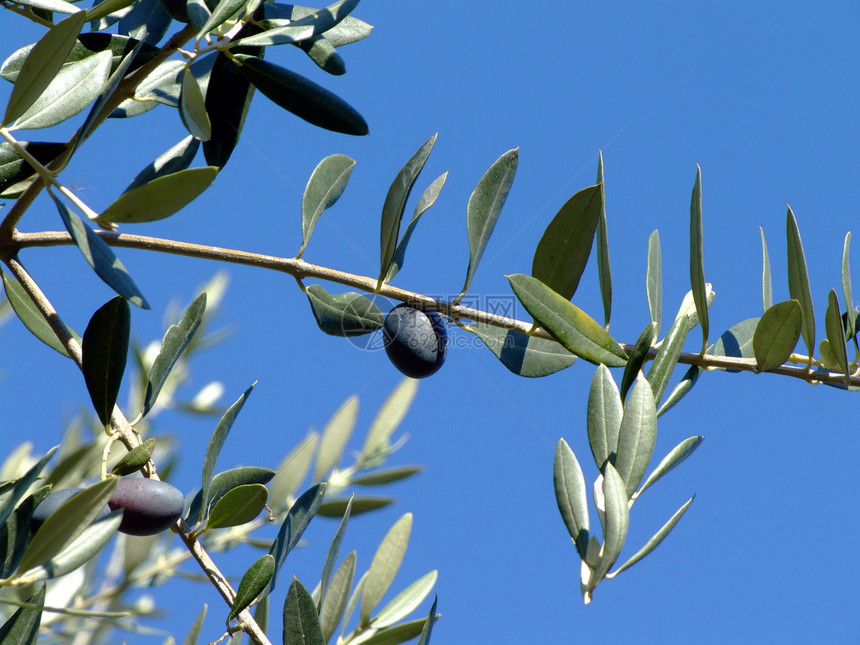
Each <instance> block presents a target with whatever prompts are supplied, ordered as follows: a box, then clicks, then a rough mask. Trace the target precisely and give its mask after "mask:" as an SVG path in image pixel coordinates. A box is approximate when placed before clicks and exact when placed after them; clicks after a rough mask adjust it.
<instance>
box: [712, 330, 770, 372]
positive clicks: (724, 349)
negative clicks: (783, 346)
mask: <svg viewBox="0 0 860 645" xmlns="http://www.w3.org/2000/svg"><path fill="white" fill-rule="evenodd" d="M760 320H761V318H747V319H746V320H742V321H741V322H739V323H738V324H737V325H733V326H732V327H730V328H729V329H727V330H726V331H724V332H723V333H722V335H721V336H720V337H719V338H718V339H717V342H716V343H714V356H734V357H735V358H755V350H754V349H753V337H754V335H755V330H756V328H757V327H758V323H759V321H760ZM726 371H727V372H739V371H740V370H735V369H727V370H726Z"/></svg>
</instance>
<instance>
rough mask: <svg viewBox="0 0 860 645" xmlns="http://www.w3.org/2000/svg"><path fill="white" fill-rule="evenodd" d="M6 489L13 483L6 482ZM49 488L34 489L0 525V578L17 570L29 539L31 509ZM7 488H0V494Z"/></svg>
mask: <svg viewBox="0 0 860 645" xmlns="http://www.w3.org/2000/svg"><path fill="white" fill-rule="evenodd" d="M6 483H7V484H8V489H11V488H13V487H14V483H13V482H6ZM50 488H51V487H50V486H42V487H41V488H38V489H36V491H35V492H34V493H33V494H32V495H28V496H27V497H26V498H25V499H24V500H23V501H22V502H21V503H20V504H18V505H17V506H15V509H14V510H13V511H12V513H11V514H10V515H9V517H8V519H7V520H6V521H5V522H4V523H3V524H2V525H0V578H8V577H9V576H11V575H12V574H13V573H15V571H16V570H17V569H18V565H19V564H20V562H21V556H23V555H24V551H25V550H26V548H27V545H28V543H29V542H30V538H31V537H32V534H31V531H30V518H31V517H32V514H33V509H35V508H36V506H38V505H39V503H40V502H41V501H42V500H43V499H45V497H47V496H48V493H49V492H50ZM5 490H7V488H5V487H3V486H0V493H2V492H5Z"/></svg>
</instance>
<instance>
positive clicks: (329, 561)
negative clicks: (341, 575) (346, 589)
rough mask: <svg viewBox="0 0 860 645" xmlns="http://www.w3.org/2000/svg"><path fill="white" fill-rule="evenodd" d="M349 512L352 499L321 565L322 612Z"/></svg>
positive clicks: (344, 601)
mask: <svg viewBox="0 0 860 645" xmlns="http://www.w3.org/2000/svg"><path fill="white" fill-rule="evenodd" d="M351 511H352V498H351V497H350V499H349V504H347V506H346V510H345V511H344V512H343V519H341V521H340V526H338V527H337V533H335V534H334V538H333V539H332V541H331V545H330V546H329V548H328V554H327V555H326V558H325V562H324V563H323V571H322V576H321V577H320V601H319V607H320V610H322V606H323V605H324V604H325V597H326V594H327V593H328V587H329V583H330V582H331V578H332V576H333V575H334V566H335V564H336V563H337V558H338V554H339V553H340V545H341V544H343V536H344V534H345V533H346V527H347V524H348V523H349V516H350V512H351ZM343 603H344V605H346V596H344V598H343ZM323 631H325V630H323Z"/></svg>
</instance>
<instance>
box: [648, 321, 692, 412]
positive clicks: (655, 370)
mask: <svg viewBox="0 0 860 645" xmlns="http://www.w3.org/2000/svg"><path fill="white" fill-rule="evenodd" d="M686 338H687V317H686V316H681V317H679V318H676V319H675V322H673V323H672V326H671V327H670V328H669V331H668V332H667V333H666V337H665V338H664V339H663V344H662V345H660V350H659V351H658V352H657V357H656V358H655V359H654V362H653V363H652V364H651V369H649V370H648V382H649V383H651V389H652V390H653V392H654V401H655V402H657V403H659V402H660V399H662V398H663V392H665V391H666V386H667V385H668V384H669V379H670V378H671V377H672V372H673V370H674V369H675V365H677V364H678V357H680V356H681V350H682V349H683V348H684V340H685V339H686Z"/></svg>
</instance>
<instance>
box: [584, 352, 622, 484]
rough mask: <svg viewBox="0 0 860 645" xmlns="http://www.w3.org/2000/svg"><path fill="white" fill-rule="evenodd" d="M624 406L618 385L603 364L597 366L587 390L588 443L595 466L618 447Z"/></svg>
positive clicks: (600, 468) (604, 460) (611, 455)
mask: <svg viewBox="0 0 860 645" xmlns="http://www.w3.org/2000/svg"><path fill="white" fill-rule="evenodd" d="M623 414H624V407H623V406H622V403H621V396H620V395H619V392H618V386H617V385H615V381H614V380H613V378H612V374H611V373H610V372H609V368H607V367H606V366H605V365H601V366H599V367H598V368H597V369H596V370H595V372H594V377H593V378H592V379H591V389H590V390H589V392H588V412H587V417H586V418H587V423H586V426H587V428H588V445H589V446H590V447H591V454H592V455H593V456H594V463H595V464H597V468H598V469H599V470H602V469H603V464H604V463H606V460H607V459H609V458H610V457H614V455H615V450H616V448H617V447H618V431H619V428H620V427H621V417H622V416H623Z"/></svg>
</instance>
